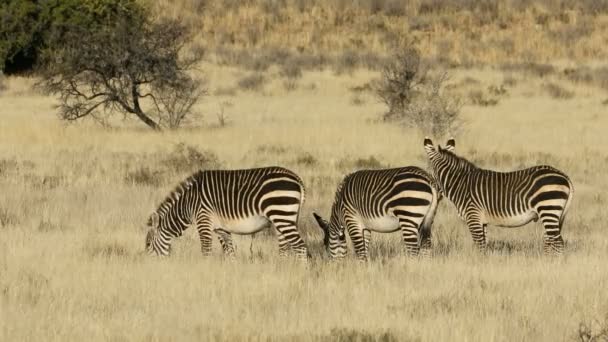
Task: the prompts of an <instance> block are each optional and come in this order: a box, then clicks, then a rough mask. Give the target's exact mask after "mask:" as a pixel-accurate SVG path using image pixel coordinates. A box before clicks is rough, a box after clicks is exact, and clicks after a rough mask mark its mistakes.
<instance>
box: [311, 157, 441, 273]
mask: <svg viewBox="0 0 608 342" xmlns="http://www.w3.org/2000/svg"><path fill="white" fill-rule="evenodd" d="M439 198H440V195H439V193H438V191H437V188H436V186H435V185H434V180H433V179H432V177H431V176H430V175H429V174H428V173H427V172H426V171H424V170H422V169H420V168H417V167H402V168H395V169H384V170H362V171H357V172H354V173H351V174H350V175H348V176H346V177H345V178H344V180H343V181H342V183H341V184H340V185H339V186H338V189H337V191H336V196H335V200H334V203H333V205H332V209H331V218H330V220H329V222H327V221H325V220H324V219H323V218H321V216H319V215H318V214H316V213H313V215H314V217H315V219H316V221H317V223H318V224H319V226H320V227H321V228H322V230H323V233H324V238H323V242H324V244H325V248H326V249H327V251H328V252H329V255H330V256H331V257H332V258H342V257H344V256H345V255H346V250H347V246H346V236H345V234H344V231H345V229H346V230H347V231H348V234H349V236H350V238H351V240H352V242H353V246H354V249H355V254H356V256H357V258H358V259H360V260H363V261H365V260H367V258H368V252H369V241H370V235H371V231H374V232H379V233H391V232H395V231H398V230H401V233H402V237H403V242H404V244H405V249H406V252H407V254H408V255H409V256H417V255H418V254H419V253H420V250H421V247H422V251H423V253H424V254H426V253H427V252H429V250H430V248H431V225H432V223H433V219H434V217H435V210H436V208H437V203H438V201H439Z"/></svg>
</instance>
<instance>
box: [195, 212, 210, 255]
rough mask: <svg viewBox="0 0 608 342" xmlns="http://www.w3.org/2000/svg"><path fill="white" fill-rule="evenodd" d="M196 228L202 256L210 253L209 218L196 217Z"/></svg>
mask: <svg viewBox="0 0 608 342" xmlns="http://www.w3.org/2000/svg"><path fill="white" fill-rule="evenodd" d="M196 230H197V231H198V236H199V238H200V240H201V252H202V253H203V256H209V255H211V243H212V240H211V220H209V219H208V218H205V217H197V219H196Z"/></svg>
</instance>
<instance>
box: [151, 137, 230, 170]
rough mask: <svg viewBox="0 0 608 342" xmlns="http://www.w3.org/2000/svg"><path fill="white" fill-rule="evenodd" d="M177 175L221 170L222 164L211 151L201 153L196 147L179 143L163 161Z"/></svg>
mask: <svg viewBox="0 0 608 342" xmlns="http://www.w3.org/2000/svg"><path fill="white" fill-rule="evenodd" d="M161 160H162V162H161V164H162V165H166V167H168V168H169V169H170V170H171V171H173V172H175V173H187V172H194V171H198V170H201V169H203V170H211V169H218V168H221V166H222V163H221V162H220V160H219V158H218V156H217V155H216V154H215V153H213V152H211V151H205V150H203V151H199V150H198V149H197V148H196V147H194V146H190V145H187V144H185V143H179V144H177V145H175V147H174V148H173V151H171V152H170V153H169V154H168V155H166V156H165V157H164V158H162V159H161Z"/></svg>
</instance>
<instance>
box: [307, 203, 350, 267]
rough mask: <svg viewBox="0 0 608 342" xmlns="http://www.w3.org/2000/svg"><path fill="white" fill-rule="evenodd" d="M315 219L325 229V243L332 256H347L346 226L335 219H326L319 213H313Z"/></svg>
mask: <svg viewBox="0 0 608 342" xmlns="http://www.w3.org/2000/svg"><path fill="white" fill-rule="evenodd" d="M312 215H313V216H314V217H315V220H316V221H317V223H318V224H319V227H321V230H323V245H324V246H325V249H326V250H327V252H328V253H329V255H330V256H331V257H332V258H343V257H345V256H346V236H345V235H344V227H343V226H341V225H339V224H336V223H335V220H333V219H332V220H331V223H330V222H327V221H325V220H324V219H323V218H322V217H321V216H319V215H318V214H317V213H312Z"/></svg>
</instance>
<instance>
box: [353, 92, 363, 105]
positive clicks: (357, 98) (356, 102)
mask: <svg viewBox="0 0 608 342" xmlns="http://www.w3.org/2000/svg"><path fill="white" fill-rule="evenodd" d="M350 103H351V104H352V105H354V106H362V105H364V104H365V100H363V98H362V97H361V96H359V95H358V94H357V95H355V96H353V97H352V98H351V99H350Z"/></svg>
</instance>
